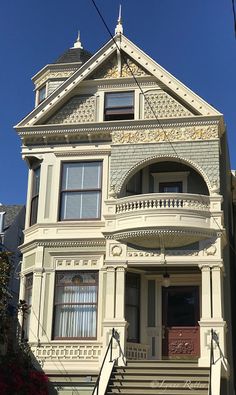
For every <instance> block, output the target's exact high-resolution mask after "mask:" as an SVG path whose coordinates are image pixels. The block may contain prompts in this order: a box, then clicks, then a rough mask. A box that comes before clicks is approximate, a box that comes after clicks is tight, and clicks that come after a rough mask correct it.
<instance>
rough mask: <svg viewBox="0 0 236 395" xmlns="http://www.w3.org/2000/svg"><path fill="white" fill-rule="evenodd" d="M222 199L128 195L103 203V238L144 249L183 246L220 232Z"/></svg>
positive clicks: (212, 197)
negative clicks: (161, 246)
mask: <svg viewBox="0 0 236 395" xmlns="http://www.w3.org/2000/svg"><path fill="white" fill-rule="evenodd" d="M221 202H222V197H221V196H220V195H212V196H206V195H197V194H189V193H173V194H170V193H150V194H144V195H131V196H126V197H124V198H120V199H116V200H114V199H111V200H108V201H106V202H105V210H104V211H105V212H104V218H105V220H106V223H105V230H104V232H103V233H104V235H105V236H106V237H108V238H113V239H116V240H119V241H124V242H129V243H133V244H136V245H139V246H143V247H153V245H155V247H156V248H157V247H158V246H159V244H160V241H158V240H160V235H161V238H162V239H163V240H164V243H165V246H166V247H169V248H171V247H177V246H184V245H188V244H191V243H194V242H196V241H200V240H203V239H205V238H210V237H214V236H215V235H216V232H219V230H222V211H221Z"/></svg>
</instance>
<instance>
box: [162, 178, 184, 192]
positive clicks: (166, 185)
mask: <svg viewBox="0 0 236 395" xmlns="http://www.w3.org/2000/svg"><path fill="white" fill-rule="evenodd" d="M182 190H183V187H182V182H180V181H179V182H160V184H159V191H160V192H162V193H171V192H177V193H182Z"/></svg>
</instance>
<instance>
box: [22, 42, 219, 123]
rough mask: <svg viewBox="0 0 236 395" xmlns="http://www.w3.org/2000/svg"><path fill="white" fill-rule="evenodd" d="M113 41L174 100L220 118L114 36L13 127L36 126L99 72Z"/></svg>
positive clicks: (199, 111) (174, 80) (141, 54)
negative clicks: (79, 85)
mask: <svg viewBox="0 0 236 395" xmlns="http://www.w3.org/2000/svg"><path fill="white" fill-rule="evenodd" d="M113 40H116V41H117V45H119V47H120V48H121V50H122V51H124V52H125V53H126V54H127V55H128V56H129V57H130V58H132V59H133V61H134V62H135V63H137V64H138V65H140V67H142V68H144V69H145V70H146V71H147V72H148V73H150V75H153V76H154V77H156V78H157V80H158V82H160V83H161V84H162V86H164V87H165V88H166V90H171V91H172V92H173V94H174V95H175V96H176V97H180V99H181V101H182V102H183V103H184V102H186V104H188V106H191V107H192V108H193V109H195V111H196V112H198V113H200V114H202V115H218V116H219V115H222V114H221V113H220V112H218V111H217V110H215V109H214V108H213V107H212V106H210V105H209V104H208V103H206V102H205V101H204V100H203V99H201V98H200V97H199V96H198V95H196V94H195V93H193V92H192V91H191V90H190V89H189V88H187V87H186V86H185V85H184V84H182V83H181V82H180V81H178V80H177V79H176V78H175V77H174V76H172V75H171V74H170V73H169V72H167V71H166V70H165V69H164V68H162V67H161V66H160V65H159V64H157V63H156V62H155V61H154V60H152V59H151V58H150V57H149V56H148V55H146V54H145V53H144V52H143V51H142V50H140V49H139V48H138V47H136V46H135V45H134V44H133V43H132V42H131V41H129V40H128V39H127V38H126V37H125V36H123V35H122V39H121V40H120V38H118V37H117V36H115V37H114V38H113V39H111V40H110V41H108V43H107V44H106V45H105V46H104V47H103V48H101V49H100V50H99V51H98V52H97V53H96V54H95V55H94V56H92V57H91V58H90V59H89V60H88V61H87V62H86V63H85V64H84V65H83V66H82V67H81V68H80V69H79V70H78V71H76V72H75V73H74V74H73V75H72V76H71V77H70V78H69V79H68V80H66V81H65V82H64V83H63V84H62V85H61V86H59V87H58V89H56V90H55V91H54V92H53V93H52V94H51V95H50V96H49V97H48V98H47V99H46V100H44V102H43V103H41V104H40V105H39V106H38V107H37V108H35V110H33V111H32V112H31V113H30V114H29V115H28V116H26V117H25V118H24V119H23V120H22V121H21V122H20V123H19V124H18V125H17V126H16V129H18V127H20V126H24V127H27V126H32V125H34V124H36V123H38V122H39V120H40V119H41V118H42V117H44V116H45V115H46V114H47V113H48V112H49V111H51V109H52V108H53V107H55V106H57V105H59V104H62V103H63V102H65V101H66V98H68V95H69V93H71V92H72V90H73V89H74V88H75V87H76V86H77V85H78V84H80V82H81V81H83V80H84V79H88V77H89V76H91V75H92V73H94V72H95V70H98V68H99V67H100V65H101V64H102V63H103V62H104V61H106V60H107V59H109V58H110V56H111V55H112V54H113V53H114V52H116V51H117V47H116V45H115V43H114V41H113ZM129 78H130V77H129Z"/></svg>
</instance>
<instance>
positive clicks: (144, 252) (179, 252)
mask: <svg viewBox="0 0 236 395" xmlns="http://www.w3.org/2000/svg"><path fill="white" fill-rule="evenodd" d="M161 253H162V251H161V249H135V248H132V247H128V251H127V256H128V258H142V257H145V258H154V257H160V256H161ZM164 255H165V256H198V255H199V250H194V249H188V247H186V249H183V248H181V249H173V250H171V249H165V250H164Z"/></svg>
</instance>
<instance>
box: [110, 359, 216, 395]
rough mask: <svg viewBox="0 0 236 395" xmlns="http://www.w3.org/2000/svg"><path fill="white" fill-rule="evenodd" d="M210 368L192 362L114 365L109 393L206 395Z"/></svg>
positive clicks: (145, 361)
mask: <svg viewBox="0 0 236 395" xmlns="http://www.w3.org/2000/svg"><path fill="white" fill-rule="evenodd" d="M208 387H209V369H208V368H199V367H198V366H197V364H196V362H192V361H179V360H175V361H152V360H150V361H148V360H140V361H133V360H132V361H127V366H125V367H117V366H115V367H114V369H113V371H112V374H111V378H110V381H109V384H108V388H107V391H106V394H107V395H111V394H117V393H119V394H124V395H125V394H129V395H130V394H136V395H139V394H140V395H147V394H165V395H193V394H194V395H207V394H208Z"/></svg>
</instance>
